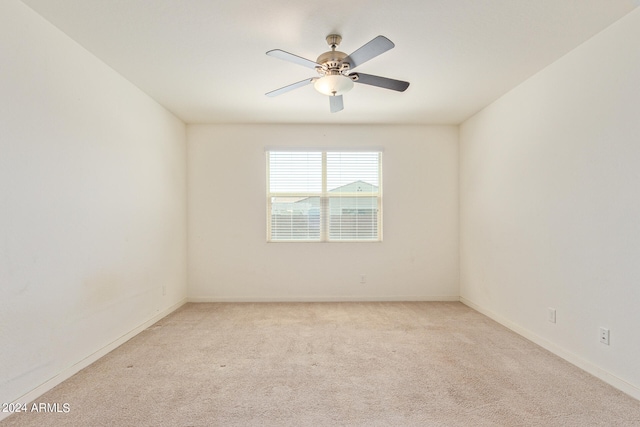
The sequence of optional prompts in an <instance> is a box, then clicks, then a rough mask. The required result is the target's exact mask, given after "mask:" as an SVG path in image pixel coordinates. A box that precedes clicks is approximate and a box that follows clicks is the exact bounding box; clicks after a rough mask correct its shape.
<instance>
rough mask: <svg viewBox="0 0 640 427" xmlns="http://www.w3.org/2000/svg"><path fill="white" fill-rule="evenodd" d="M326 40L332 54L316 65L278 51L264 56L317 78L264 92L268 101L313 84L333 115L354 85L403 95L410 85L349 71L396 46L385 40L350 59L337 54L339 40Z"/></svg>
mask: <svg viewBox="0 0 640 427" xmlns="http://www.w3.org/2000/svg"><path fill="white" fill-rule="evenodd" d="M326 40H327V43H328V44H329V46H330V47H331V50H330V51H327V52H325V53H323V54H322V55H320V56H319V57H318V59H316V60H315V62H314V61H311V60H309V59H305V58H302V57H300V56H297V55H294V54H292V53H289V52H285V51H284V50H280V49H274V50H270V51H269V52H267V55H269V56H273V57H274V58H279V59H284V60H285V61H290V62H293V63H295V64H298V65H302V66H303V67H307V68H311V69H314V70H316V71H317V72H318V74H319V75H320V77H311V78H309V79H305V80H302V81H299V82H297V83H293V84H290V85H288V86H285V87H281V88H280V89H276V90H273V91H271V92H267V93H266V95H267V96H270V97H273V96H277V95H281V94H283V93H285V92H289V91H290V90H293V89H297V88H299V87H302V86H306V85H308V84H311V83H313V86H314V87H315V89H316V90H317V91H318V92H320V93H322V94H324V95H328V96H329V101H330V102H329V106H330V109H331V112H332V113H336V112H338V111H340V110H342V109H344V103H343V101H342V95H343V94H344V93H346V92H348V91H350V90H351V89H352V88H353V84H354V82H355V83H362V84H365V85H371V86H378V87H381V88H384V89H391V90H395V91H398V92H404V91H405V90H406V89H407V88H408V87H409V82H404V81H401V80H394V79H389V78H387V77H380V76H374V75H371V74H364V73H354V72H351V70H353V69H354V68H356V67H358V66H360V65H362V64H364V63H365V62H367V61H369V60H370V59H373V58H375V57H376V56H378V55H380V54H382V53H384V52H386V51H388V50H389V49H392V48H393V47H394V46H395V45H394V44H393V42H392V41H391V40H389V39H388V38H386V37H384V36H378V37H376V38H374V39H373V40H371V41H370V42H368V43H366V44H365V45H364V46H362V47H361V48H359V49H358V50H356V51H355V52H353V53H352V54H351V55H347V54H346V53H344V52H340V51H337V50H336V48H337V47H338V46H339V45H340V42H341V41H342V37H341V36H339V35H337V34H330V35H328V36H327V39H326Z"/></svg>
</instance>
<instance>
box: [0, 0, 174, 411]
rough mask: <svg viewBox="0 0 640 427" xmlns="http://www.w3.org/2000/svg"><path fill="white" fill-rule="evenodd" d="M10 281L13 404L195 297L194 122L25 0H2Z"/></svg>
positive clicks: (4, 245) (3, 210)
mask: <svg viewBox="0 0 640 427" xmlns="http://www.w3.org/2000/svg"><path fill="white" fill-rule="evenodd" d="M0 284H1V285H0V402H11V401H13V400H15V399H18V398H20V397H21V396H23V395H24V394H25V393H27V392H31V393H33V391H34V390H35V389H36V388H38V387H39V386H40V385H41V384H43V383H45V382H47V381H49V380H52V381H53V382H54V383H55V379H56V378H58V379H60V376H61V375H62V376H64V375H68V374H70V373H72V371H73V367H74V366H75V367H78V366H79V364H81V363H82V362H83V359H84V360H85V361H86V360H88V359H85V358H87V357H89V356H91V355H92V354H94V352H96V351H101V350H104V349H105V348H107V347H108V346H109V345H111V344H113V343H114V342H116V341H117V340H118V339H120V338H121V337H123V336H126V335H127V334H130V333H131V331H133V330H135V329H136V328H137V327H139V326H141V325H143V324H145V322H148V321H149V320H152V319H153V318H154V316H157V315H160V314H162V313H163V312H166V311H167V310H169V309H170V308H171V307H173V306H175V305H176V304H179V303H180V302H181V301H183V300H184V298H185V297H186V131H185V125H184V124H183V123H182V122H181V121H180V120H178V119H177V118H176V117H175V116H173V115H172V114H170V113H169V112H167V111H166V110H165V109H163V108H162V107H161V106H159V105H158V104H157V103H156V102H155V101H153V100H151V99H150V98H149V97H148V96H146V95H144V94H143V93H142V92H141V91H140V90H138V89H137V88H136V87H134V86H132V85H131V84H130V83H128V82H127V81H126V80H125V79H124V78H122V77H121V76H120V75H118V74H117V73H115V72H114V71H113V70H112V69H110V68H108V67H107V66H106V65H104V64H103V63H102V62H100V61H99V60H97V59H96V58H95V57H93V56H92V55H91V54H89V53H88V52H87V51H85V50H84V49H83V48H81V47H80V46H78V45H77V44H76V43H75V42H74V41H72V40H71V39H69V38H68V37H67V36H65V35H64V34H63V33H61V32H60V31H58V30H57V29H56V28H54V27H53V26H52V25H50V24H49V23H48V22H46V21H45V20H43V19H42V18H41V17H40V16H39V15H37V14H35V13H34V12H33V11H31V10H30V9H29V8H27V7H26V6H25V5H24V4H22V3H20V2H18V1H17V0H3V1H1V2H0ZM163 287H164V288H165V289H166V294H165V295H163ZM49 383H51V381H49ZM31 397H36V396H34V395H33V394H31ZM5 415H6V414H5Z"/></svg>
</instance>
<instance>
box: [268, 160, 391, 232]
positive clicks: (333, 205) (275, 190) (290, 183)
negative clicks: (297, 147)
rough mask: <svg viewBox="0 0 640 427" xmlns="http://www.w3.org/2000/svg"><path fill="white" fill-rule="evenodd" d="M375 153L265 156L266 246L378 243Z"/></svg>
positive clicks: (378, 178) (379, 191)
mask: <svg viewBox="0 0 640 427" xmlns="http://www.w3.org/2000/svg"><path fill="white" fill-rule="evenodd" d="M381 171H382V153H381V152H380V151H286V150H269V151H267V241H269V242H334V241H356V242H360V241H368V242H371V241H373V242H378V241H381V240H382V179H381V176H382V173H381Z"/></svg>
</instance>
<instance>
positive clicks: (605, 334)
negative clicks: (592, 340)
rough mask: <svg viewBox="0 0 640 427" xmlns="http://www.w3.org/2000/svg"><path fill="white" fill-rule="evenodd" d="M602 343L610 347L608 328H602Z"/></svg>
mask: <svg viewBox="0 0 640 427" xmlns="http://www.w3.org/2000/svg"><path fill="white" fill-rule="evenodd" d="M600 342H601V343H602V344H605V345H609V330H608V329H607V328H600Z"/></svg>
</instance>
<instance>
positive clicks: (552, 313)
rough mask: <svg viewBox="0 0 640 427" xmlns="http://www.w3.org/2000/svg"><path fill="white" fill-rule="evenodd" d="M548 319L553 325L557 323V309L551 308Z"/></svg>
mask: <svg viewBox="0 0 640 427" xmlns="http://www.w3.org/2000/svg"><path fill="white" fill-rule="evenodd" d="M547 319H548V320H549V322H551V323H556V309H555V308H551V307H549V312H548V317H547Z"/></svg>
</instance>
